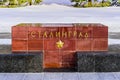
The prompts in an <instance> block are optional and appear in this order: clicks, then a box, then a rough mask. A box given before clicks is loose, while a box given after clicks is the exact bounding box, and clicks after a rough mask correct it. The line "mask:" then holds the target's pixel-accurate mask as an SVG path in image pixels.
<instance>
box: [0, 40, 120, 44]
mask: <svg viewBox="0 0 120 80" xmlns="http://www.w3.org/2000/svg"><path fill="white" fill-rule="evenodd" d="M11 44H12V42H11V39H0V45H11ZM113 44H120V39H108V45H113Z"/></svg>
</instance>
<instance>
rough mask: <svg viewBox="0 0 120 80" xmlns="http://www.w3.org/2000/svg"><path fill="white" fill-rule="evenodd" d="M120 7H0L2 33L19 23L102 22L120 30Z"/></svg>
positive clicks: (113, 29) (115, 30) (52, 5)
mask: <svg viewBox="0 0 120 80" xmlns="http://www.w3.org/2000/svg"><path fill="white" fill-rule="evenodd" d="M119 21H120V7H104V8H73V7H69V6H63V5H58V4H50V5H46V4H42V5H37V6H35V5H33V6H27V7H20V8H0V33H3V32H11V26H13V25H16V24H19V23H102V24H105V25H107V26H109V32H120V23H119Z"/></svg>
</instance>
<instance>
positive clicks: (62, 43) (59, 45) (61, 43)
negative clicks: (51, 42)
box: [56, 40, 64, 48]
mask: <svg viewBox="0 0 120 80" xmlns="http://www.w3.org/2000/svg"><path fill="white" fill-rule="evenodd" d="M56 45H57V47H58V48H62V47H63V45H64V42H62V41H61V40H59V41H58V42H56Z"/></svg>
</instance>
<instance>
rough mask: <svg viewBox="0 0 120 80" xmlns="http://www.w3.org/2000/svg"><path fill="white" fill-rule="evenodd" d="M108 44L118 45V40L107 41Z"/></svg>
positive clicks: (119, 42) (119, 41) (119, 40)
mask: <svg viewBox="0 0 120 80" xmlns="http://www.w3.org/2000/svg"><path fill="white" fill-rule="evenodd" d="M108 44H109V45H113V44H120V39H108Z"/></svg>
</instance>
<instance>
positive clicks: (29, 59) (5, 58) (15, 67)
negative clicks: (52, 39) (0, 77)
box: [0, 53, 43, 72]
mask: <svg viewBox="0 0 120 80" xmlns="http://www.w3.org/2000/svg"><path fill="white" fill-rule="evenodd" d="M42 60H43V58H42V53H40V54H0V72H42V71H43V69H42V66H43V65H42Z"/></svg>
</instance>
